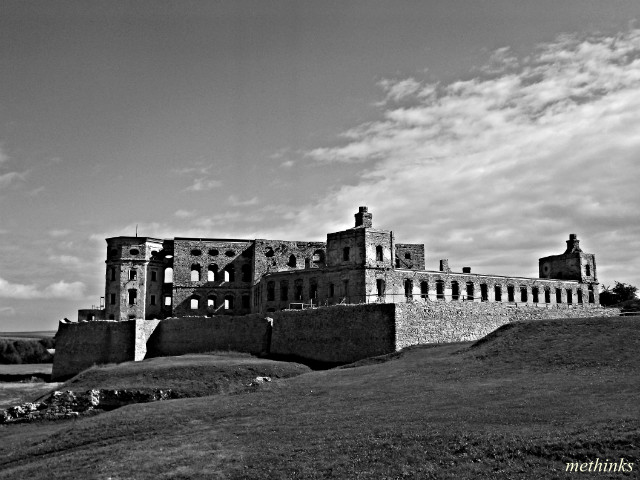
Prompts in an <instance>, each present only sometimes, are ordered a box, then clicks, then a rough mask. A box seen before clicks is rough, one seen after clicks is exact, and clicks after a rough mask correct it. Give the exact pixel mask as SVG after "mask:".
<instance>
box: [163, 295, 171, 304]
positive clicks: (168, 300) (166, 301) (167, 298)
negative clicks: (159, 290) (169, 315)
mask: <svg viewBox="0 0 640 480" xmlns="http://www.w3.org/2000/svg"><path fill="white" fill-rule="evenodd" d="M164 306H165V307H170V306H171V296H170V295H165V297H164Z"/></svg>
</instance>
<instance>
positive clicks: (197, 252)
mask: <svg viewBox="0 0 640 480" xmlns="http://www.w3.org/2000/svg"><path fill="white" fill-rule="evenodd" d="M191 255H193V256H194V257H199V256H200V255H202V250H200V249H199V248H194V249H192V250H191Z"/></svg>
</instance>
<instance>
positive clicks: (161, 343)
mask: <svg viewBox="0 0 640 480" xmlns="http://www.w3.org/2000/svg"><path fill="white" fill-rule="evenodd" d="M270 329H271V326H270V323H269V321H268V320H267V319H266V318H265V317H264V316H263V315H258V314H251V315H244V316H228V315H217V316H214V317H182V318H167V319H164V320H162V321H161V322H160V325H159V326H158V328H156V329H155V331H154V332H153V334H152V335H151V337H150V338H149V341H148V343H147V350H148V356H157V357H163V356H171V355H183V354H185V353H201V352H211V351H215V350H225V351H226V350H233V351H236V352H249V353H254V354H260V353H266V352H268V350H269V333H270Z"/></svg>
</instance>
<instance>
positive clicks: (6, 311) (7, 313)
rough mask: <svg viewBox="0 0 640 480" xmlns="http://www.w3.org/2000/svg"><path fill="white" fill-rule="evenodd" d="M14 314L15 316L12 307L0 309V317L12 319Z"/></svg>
mask: <svg viewBox="0 0 640 480" xmlns="http://www.w3.org/2000/svg"><path fill="white" fill-rule="evenodd" d="M15 314H16V309H15V308H13V307H0V315H5V316H7V317H13V316H14V315H15Z"/></svg>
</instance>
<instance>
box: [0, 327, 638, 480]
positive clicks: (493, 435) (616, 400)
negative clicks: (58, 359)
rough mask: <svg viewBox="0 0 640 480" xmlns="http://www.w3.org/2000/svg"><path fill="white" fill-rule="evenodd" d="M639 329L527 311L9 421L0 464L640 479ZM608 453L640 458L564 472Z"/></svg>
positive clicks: (38, 469)
mask: <svg viewBox="0 0 640 480" xmlns="http://www.w3.org/2000/svg"><path fill="white" fill-rule="evenodd" d="M639 334H640V318H638V317H631V318H614V319H602V320H597V319H589V320H560V321H538V322H530V323H519V324H514V325H509V326H507V327H504V328H502V329H499V330H498V331H497V332H495V333H494V334H492V335H490V336H489V337H487V338H486V339H485V340H484V341H480V342H478V343H476V344H474V345H471V344H449V345H439V346H425V347H413V348H410V349H407V350H405V351H403V352H401V353H400V354H393V355H390V356H388V357H387V358H386V359H376V360H371V361H365V362H360V364H359V366H352V367H351V368H340V369H333V370H327V371H316V372H309V373H305V374H302V375H299V376H296V377H294V378H288V379H284V380H279V381H276V382H272V383H269V384H265V385H264V386H262V387H261V388H259V389H257V390H256V391H252V392H243V393H237V394H219V395H215V396H206V397H200V398H188V399H181V400H171V401H165V402H157V403H151V404H139V405H130V406H127V407H124V408H121V409H118V410H115V411H112V412H109V413H105V414H102V415H99V416H95V417H89V418H83V419H80V420H77V421H62V422H47V423H41V424H26V425H11V426H5V427H1V428H0V438H2V442H0V478H7V479H8V478H30V479H40V478H50V477H51V475H52V473H55V476H56V477H57V478H112V479H147V478H149V479H150V478H167V479H168V478H203V479H204V478H206V479H212V478H232V479H233V478H237V479H293V478H314V479H315V478H347V479H348V478H356V479H364V478H367V479H392V478H393V479H396V478H438V479H453V478H464V479H476V478H480V479H493V478H514V479H515V478H531V479H547V478H576V477H579V478H587V477H589V478H590V477H591V476H593V477H595V478H598V479H600V478H627V477H628V478H631V476H633V477H634V478H635V476H636V475H637V472H638V470H639V469H640V463H639V462H640V402H639V401H638V399H639V398H640V356H639V355H638V352H639V351H640V335H639ZM384 360H386V361H384ZM187 363H188V362H187ZM114 368H115V367H114ZM224 369H225V368H224V367H222V366H221V367H220V372H222V371H224ZM220 372H219V373H220ZM112 373H113V374H111V375H108V376H107V378H105V379H104V380H105V381H106V380H108V381H109V382H113V381H115V379H116V370H114V371H113V372H112ZM132 378H133V377H132V376H131V375H129V376H128V380H127V381H130V380H131V379H132ZM100 381H101V380H100ZM100 381H99V380H98V379H97V377H96V382H97V383H98V385H93V386H94V387H98V388H100V387H101V385H99V383H100ZM82 382H87V383H82V385H88V384H90V383H91V380H90V378H89V377H85V378H84V379H83V380H82ZM152 383H153V382H151V384H152ZM78 384H80V382H78ZM596 458H597V459H599V460H600V462H604V461H605V460H608V461H610V462H618V461H619V460H620V459H621V458H624V459H625V461H627V462H632V463H633V464H634V471H633V473H632V474H630V475H628V474H623V473H619V472H617V473H604V472H598V473H591V474H580V473H578V474H576V473H567V472H565V469H566V462H573V461H576V462H589V461H595V460H596Z"/></svg>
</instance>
